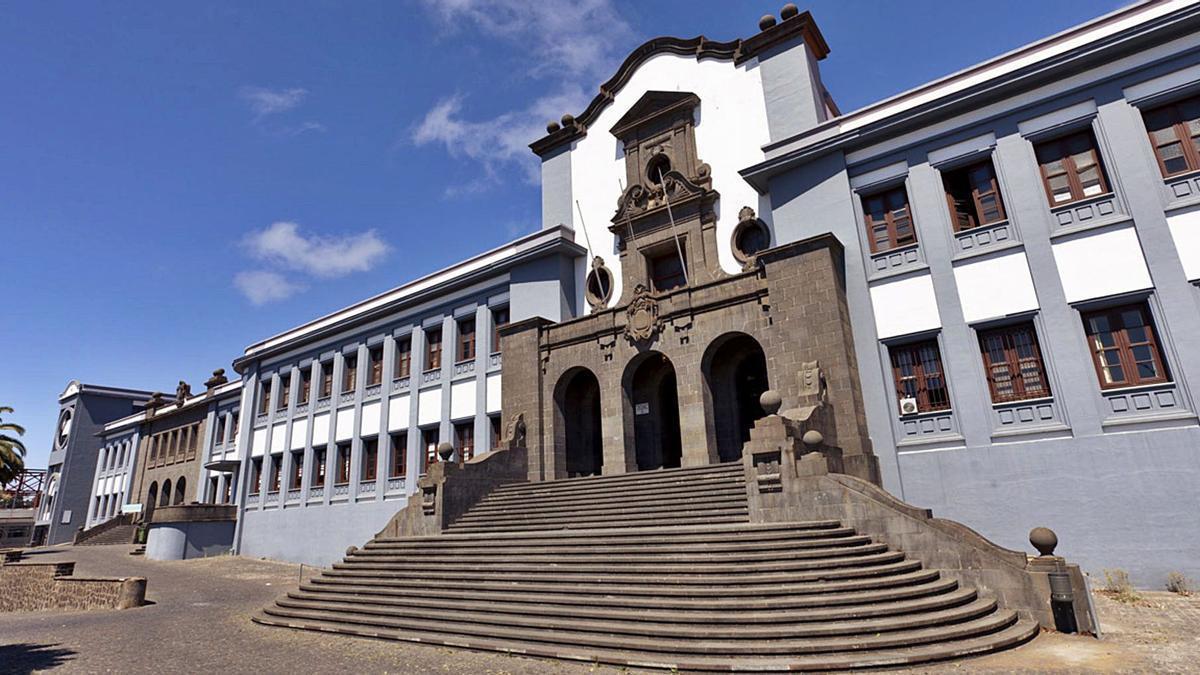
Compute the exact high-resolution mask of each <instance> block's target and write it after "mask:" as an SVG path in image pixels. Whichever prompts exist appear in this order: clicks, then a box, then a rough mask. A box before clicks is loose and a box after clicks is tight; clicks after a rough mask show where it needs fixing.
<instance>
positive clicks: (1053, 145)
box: [1033, 129, 1112, 208]
mask: <svg viewBox="0 0 1200 675" xmlns="http://www.w3.org/2000/svg"><path fill="white" fill-rule="evenodd" d="M1077 138H1086V139H1087V140H1088V142H1089V144H1090V145H1091V153H1092V159H1093V160H1094V161H1095V163H1096V171H1097V175H1098V176H1099V178H1100V192H1097V193H1096V194H1094V195H1085V194H1084V193H1083V182H1082V181H1080V180H1079V167H1078V165H1076V164H1075V159H1074V158H1073V157H1072V156H1071V155H1073V154H1079V153H1069V152H1067V146H1068V144H1069V143H1070V142H1071V141H1073V140H1075V139H1077ZM1050 149H1054V150H1055V153H1054V155H1055V157H1057V159H1048V160H1043V159H1042V157H1043V154H1044V152H1045V151H1048V150H1050ZM1033 152H1034V157H1035V159H1036V160H1037V163H1038V173H1039V175H1040V176H1041V177H1042V188H1043V189H1044V190H1045V191H1046V201H1048V202H1049V203H1050V208H1058V207H1060V206H1066V205H1067V204H1074V203H1075V202H1078V201H1082V200H1084V199H1094V198H1096V197H1100V196H1102V195H1106V194H1108V193H1109V192H1111V191H1112V187H1111V186H1110V185H1109V184H1108V171H1107V170H1106V169H1105V166H1104V158H1103V157H1102V156H1101V155H1100V144H1099V143H1098V142H1097V141H1096V134H1094V133H1093V132H1092V130H1091V129H1085V130H1081V131H1075V132H1072V133H1069V134H1065V135H1063V136H1056V137H1054V138H1050V139H1047V140H1043V141H1038V142H1036V143H1034V144H1033ZM1059 160H1061V161H1062V163H1063V168H1064V169H1065V171H1064V173H1065V174H1066V176H1067V185H1068V187H1069V188H1070V189H1071V198H1070V199H1068V200H1066V201H1062V202H1056V201H1054V190H1053V189H1052V188H1051V187H1050V176H1049V175H1048V174H1047V171H1046V165H1047V164H1049V163H1051V162H1054V161H1059ZM1056 175H1057V174H1056Z"/></svg>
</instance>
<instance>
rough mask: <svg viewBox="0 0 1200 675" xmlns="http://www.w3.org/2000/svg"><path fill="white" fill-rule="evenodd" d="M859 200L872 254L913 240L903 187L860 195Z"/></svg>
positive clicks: (914, 233)
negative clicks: (861, 196) (861, 204)
mask: <svg viewBox="0 0 1200 675" xmlns="http://www.w3.org/2000/svg"><path fill="white" fill-rule="evenodd" d="M862 202H863V217H864V219H865V220H866V222H867V237H868V238H869V239H870V243H871V252H872V253H880V252H883V251H890V250H891V249H894V248H899V247H901V246H908V245H909V244H915V243H917V231H916V229H915V228H914V227H913V221H912V212H911V210H910V209H909V207H908V192H906V191H905V189H904V186H900V187H896V188H892V189H890V190H885V191H883V192H877V193H875V194H872V195H867V196H864V197H863V198H862Z"/></svg>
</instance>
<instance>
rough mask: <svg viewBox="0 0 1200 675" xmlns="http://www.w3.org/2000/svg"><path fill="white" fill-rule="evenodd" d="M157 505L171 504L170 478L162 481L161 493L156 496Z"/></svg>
mask: <svg viewBox="0 0 1200 675" xmlns="http://www.w3.org/2000/svg"><path fill="white" fill-rule="evenodd" d="M158 505H159V506H170V505H171V479H170V478H168V479H166V480H164V481H163V485H162V495H161V496H160V497H159V498H158Z"/></svg>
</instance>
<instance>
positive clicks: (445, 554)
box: [348, 537, 888, 565]
mask: <svg viewBox="0 0 1200 675" xmlns="http://www.w3.org/2000/svg"><path fill="white" fill-rule="evenodd" d="M847 539H848V540H849V543H843V542H838V543H837V545H834V546H828V545H826V546H808V544H811V543H814V542H796V543H794V544H790V545H784V546H779V545H776V546H770V547H766V546H764V547H760V548H756V549H748V548H741V549H738V548H732V547H724V550H715V551H714V550H707V549H699V550H695V549H693V550H686V549H685V550H679V549H661V550H656V551H640V550H637V549H636V548H634V547H617V546H608V547H600V546H597V547H593V548H587V547H575V548H570V549H566V550H562V549H553V548H542V547H539V548H528V549H521V548H518V547H509V548H506V549H502V550H493V549H487V548H467V549H432V548H429V549H415V550H403V551H393V550H390V549H375V548H366V549H359V550H357V551H355V552H354V553H353V554H351V555H350V556H348V559H352V560H356V561H357V560H366V561H371V562H375V561H381V562H417V561H420V562H436V563H456V562H464V561H475V560H476V559H477V558H481V559H483V560H485V561H493V562H521V563H524V564H526V565H555V564H571V563H590V564H609V565H625V564H637V563H641V564H646V563H667V564H671V563H675V564H682V563H691V564H708V563H733V562H766V561H773V560H798V559H804V560H815V559H820V558H828V557H834V556H837V555H851V554H855V555H857V554H867V553H881V552H883V551H886V550H887V548H888V547H887V544H876V543H871V540H870V538H869V537H854V538H852V539H851V538H849V537H848V538H847ZM816 543H824V542H821V541H817V542H816ZM713 548H717V547H715V546H714V547H713Z"/></svg>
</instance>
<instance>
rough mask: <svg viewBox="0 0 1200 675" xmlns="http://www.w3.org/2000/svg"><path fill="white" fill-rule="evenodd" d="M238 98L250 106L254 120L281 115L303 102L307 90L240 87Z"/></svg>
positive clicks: (298, 88) (297, 88)
mask: <svg viewBox="0 0 1200 675" xmlns="http://www.w3.org/2000/svg"><path fill="white" fill-rule="evenodd" d="M238 96H240V97H241V99H242V100H243V101H245V102H246V104H247V105H248V106H250V110H251V111H252V112H253V113H254V117H255V119H261V118H263V117H266V116H267V115H275V114H278V113H283V112H287V111H289V110H291V109H292V108H295V107H296V106H298V105H300V104H301V103H303V102H304V98H305V97H306V96H308V90H307V89H303V88H300V87H292V88H289V89H270V88H268V87H250V86H246V87H242V88H241V89H240V90H239V91H238Z"/></svg>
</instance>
